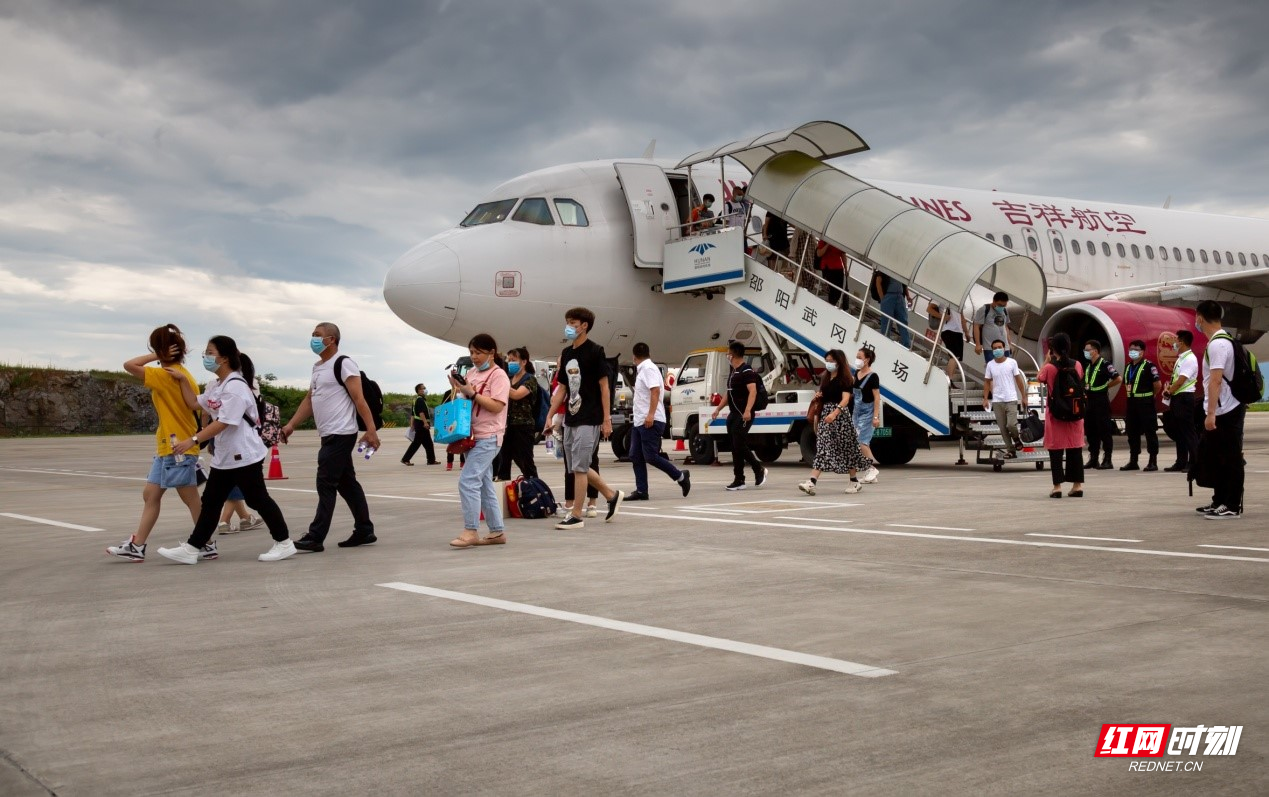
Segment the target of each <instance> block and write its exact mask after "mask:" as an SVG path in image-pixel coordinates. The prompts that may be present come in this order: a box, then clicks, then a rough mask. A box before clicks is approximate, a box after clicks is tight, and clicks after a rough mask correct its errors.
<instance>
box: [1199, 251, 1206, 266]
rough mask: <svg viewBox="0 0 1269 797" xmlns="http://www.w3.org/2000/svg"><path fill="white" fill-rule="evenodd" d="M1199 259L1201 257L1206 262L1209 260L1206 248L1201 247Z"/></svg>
mask: <svg viewBox="0 0 1269 797" xmlns="http://www.w3.org/2000/svg"><path fill="white" fill-rule="evenodd" d="M1199 259H1200V260H1202V261H1203V262H1204V263H1206V262H1207V250H1206V249H1200V250H1199Z"/></svg>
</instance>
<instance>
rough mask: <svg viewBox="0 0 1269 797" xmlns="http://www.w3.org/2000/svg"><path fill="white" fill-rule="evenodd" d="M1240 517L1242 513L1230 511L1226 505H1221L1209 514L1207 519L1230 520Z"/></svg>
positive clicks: (1235, 510) (1234, 510)
mask: <svg viewBox="0 0 1269 797" xmlns="http://www.w3.org/2000/svg"><path fill="white" fill-rule="evenodd" d="M1240 515H1242V512H1240V511H1238V510H1237V509H1230V508H1229V507H1227V506H1225V505H1224V504H1221V505H1220V506H1218V507H1216V508H1215V509H1213V510H1212V511H1210V512H1208V513H1207V515H1206V517H1207V519H1208V520H1229V519H1230V518H1236V517H1239V516H1240Z"/></svg>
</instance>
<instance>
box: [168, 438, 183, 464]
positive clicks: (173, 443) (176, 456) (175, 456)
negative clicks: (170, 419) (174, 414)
mask: <svg viewBox="0 0 1269 797" xmlns="http://www.w3.org/2000/svg"><path fill="white" fill-rule="evenodd" d="M167 443H168V445H170V446H171V447H172V461H173V462H177V463H180V462H184V461H185V455H184V454H178V453H176V433H175V432H173V433H172V434H170V435H168V436H167Z"/></svg>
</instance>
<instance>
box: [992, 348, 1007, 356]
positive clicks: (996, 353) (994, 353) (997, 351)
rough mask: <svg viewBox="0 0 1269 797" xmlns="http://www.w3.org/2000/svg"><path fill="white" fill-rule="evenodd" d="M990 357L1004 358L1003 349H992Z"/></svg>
mask: <svg viewBox="0 0 1269 797" xmlns="http://www.w3.org/2000/svg"><path fill="white" fill-rule="evenodd" d="M991 356H992V357H1004V356H1005V350H1004V349H992V350H991Z"/></svg>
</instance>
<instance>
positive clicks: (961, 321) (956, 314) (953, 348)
mask: <svg viewBox="0 0 1269 797" xmlns="http://www.w3.org/2000/svg"><path fill="white" fill-rule="evenodd" d="M926 312H928V313H929V315H930V319H931V320H934V319H936V318H940V317H941V318H942V319H943V321H942V323H943V331H942V332H940V333H939V340H940V341H942V343H943V348H945V349H947V350H948V352H949V353H950V354H951V357H949V358H948V360H947V378H948V379H951V380H955V379H956V376H957V372H958V371H959V370H960V369H959V368H957V365H956V363H957V361H959V362H964V360H965V316H963V315H961V311H960V308H956V309H953V308H952V307H951V306H950V305H949V306H948V307H946V308H943V307H940V306H939V305H938V304H937V303H935V302H930V305H929V307H927V308H926Z"/></svg>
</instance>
